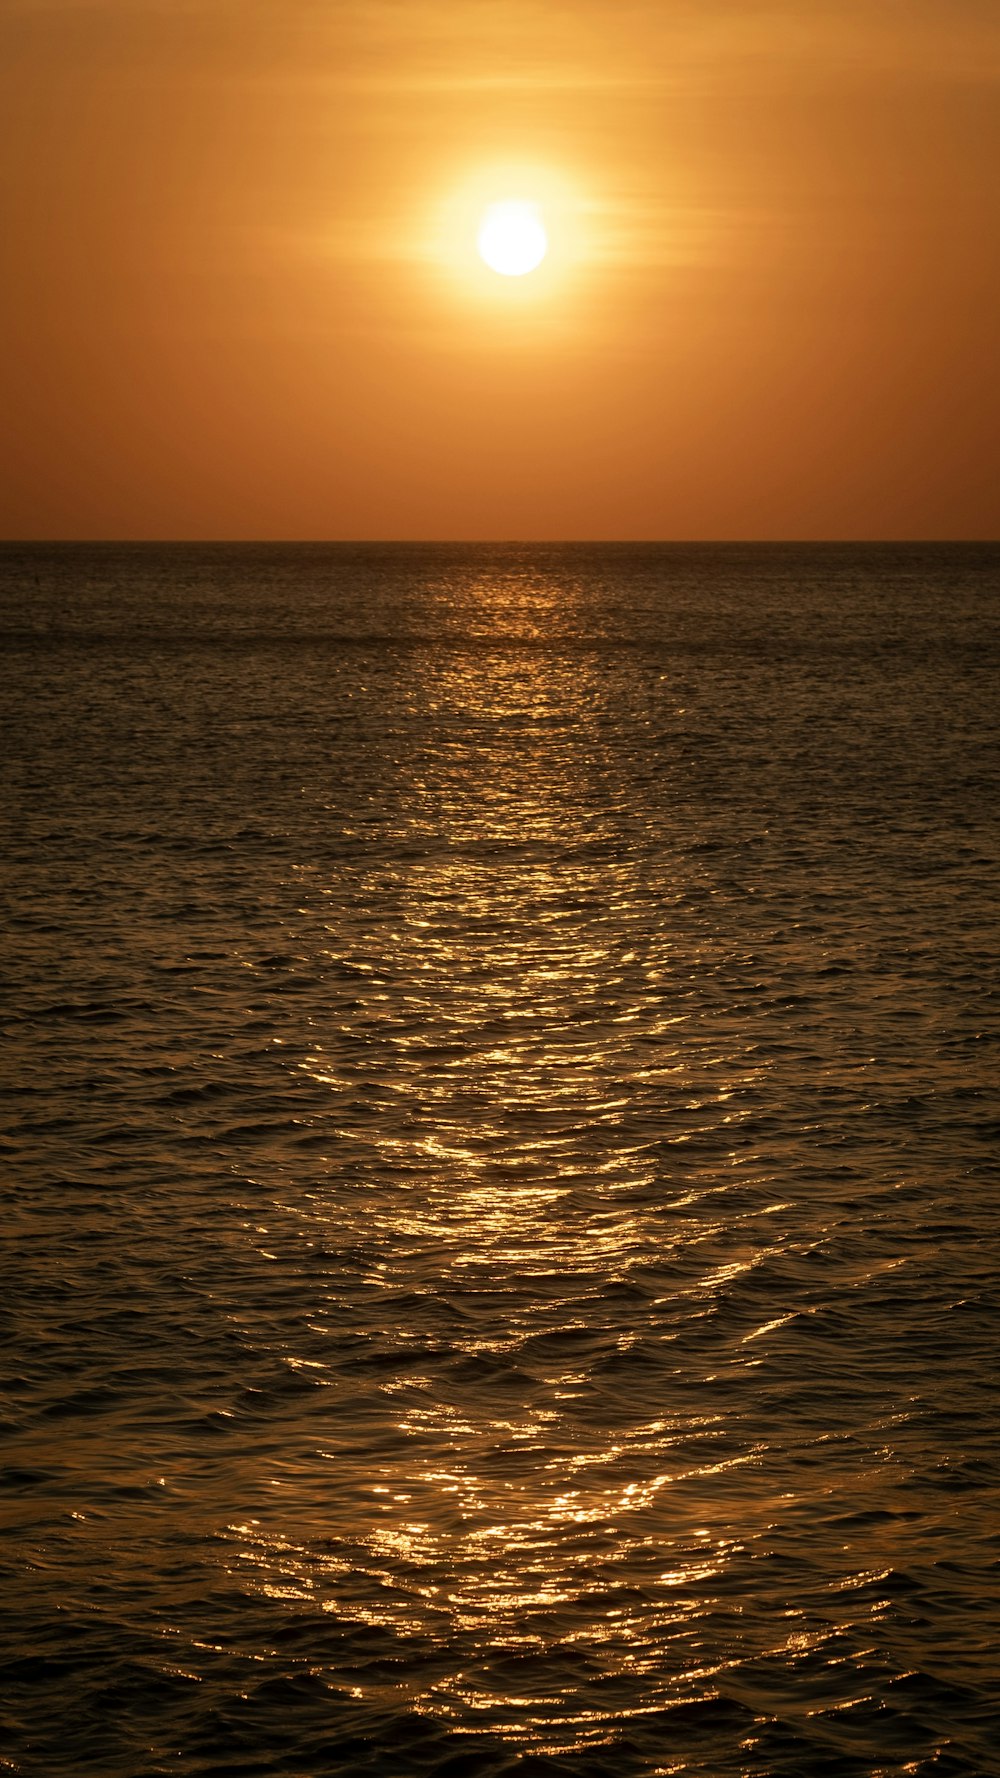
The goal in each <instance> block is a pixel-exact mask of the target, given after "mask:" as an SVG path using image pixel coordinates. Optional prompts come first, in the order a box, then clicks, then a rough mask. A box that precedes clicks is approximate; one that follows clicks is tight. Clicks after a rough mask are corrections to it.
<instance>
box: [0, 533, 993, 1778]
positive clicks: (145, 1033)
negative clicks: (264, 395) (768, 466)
mask: <svg viewBox="0 0 1000 1778" xmlns="http://www.w3.org/2000/svg"><path fill="white" fill-rule="evenodd" d="M998 587H1000V550H998V549H995V548H989V547H985V546H971V545H970V546H964V547H943V546H942V547H931V546H921V547H888V546H885V547H880V548H848V547H833V546H827V547H812V548H806V547H791V546H787V547H781V548H767V547H757V548H741V547H730V548H709V547H693V546H692V547H685V548H679V547H675V548H667V547H625V546H619V547H611V546H609V547H590V546H588V547H583V546H579V547H565V548H555V547H544V546H532V547H516V546H505V547H495V548H493V547H485V546H479V547H472V546H465V547H459V546H455V547H444V546H442V547H420V548H407V547H392V548H386V547H383V548H375V547H372V548H355V547H346V546H339V547H323V546H311V547H241V548H224V547H210V546H205V547H198V548H195V547H173V548H158V547H98V546H93V547H82V546H81V547H61V548H60V547H44V546H40V545H38V546H32V547H24V548H17V547H13V546H8V547H7V548H5V549H4V550H3V551H2V552H0V632H2V633H0V649H2V663H0V673H2V680H3V698H4V708H5V712H6V719H7V738H6V742H5V755H4V761H3V763H4V780H5V789H4V793H3V813H4V832H3V845H2V851H0V873H2V886H3V895H4V901H5V906H6V915H5V933H6V938H7V948H6V963H5V968H4V985H3V990H2V992H3V1001H2V1012H0V1022H2V1027H3V1035H4V1053H5V1058H6V1060H5V1073H4V1083H5V1089H6V1090H5V1098H4V1104H5V1120H4V1126H3V1127H4V1132H5V1134H4V1139H3V1142H4V1151H3V1160H4V1178H5V1209H4V1220H3V1234H4V1241H5V1249H6V1262H5V1272H4V1279H5V1282H4V1294H3V1311H4V1318H5V1325H6V1330H7V1340H6V1344H5V1369H6V1388H5V1395H4V1403H5V1405H4V1410H3V1415H4V1432H5V1465H6V1467H5V1470H4V1473H3V1488H2V1494H0V1503H2V1509H3V1523H4V1526H5V1533H4V1540H3V1547H2V1575H0V1581H2V1598H3V1610H4V1620H3V1633H2V1638H0V1654H2V1667H3V1671H2V1676H0V1697H2V1701H3V1708H2V1728H0V1771H3V1772H8V1773H15V1774H19V1775H23V1778H64V1775H66V1778H75V1775H76V1774H87V1775H88V1778H90V1775H92V1778H160V1775H166V1774H174V1775H176V1778H223V1775H226V1778H249V1775H260V1778H278V1775H281V1778H320V1775H321V1774H354V1773H358V1774H377V1775H379V1778H409V1775H411V1774H412V1775H413V1778H420V1775H422V1774H434V1775H438V1774H440V1775H441V1778H480V1775H482V1778H501V1775H508V1774H510V1775H511V1778H514V1775H518V1774H520V1775H522V1778H534V1775H538V1778H542V1775H551V1778H557V1775H563V1778H599V1775H603V1774H609V1775H610V1774H614V1775H615V1778H640V1775H641V1778H653V1775H654V1774H657V1775H659V1778H667V1775H681V1774H683V1775H685V1778H686V1775H688V1774H690V1775H692V1778H694V1775H696V1774H697V1775H699V1778H737V1775H739V1778H751V1775H752V1778H772V1775H773V1778H778V1775H779V1774H780V1775H787V1778H904V1774H905V1775H907V1778H909V1775H913V1778H988V1775H991V1774H998V1773H1000V1679H998V1669H1000V1652H998V1651H1000V1517H998V1504H1000V1441H998V1431H997V1428H998V1425H1000V1402H998V1388H997V1382H998V1376H1000V1313H998V1289H997V1285H998V1274H1000V1254H998V1239H997V1237H998V1224H1000V1205H998V1194H997V1182H998V1173H1000V1168H998V1158H997V1157H998V1149H997V1142H996V1138H997V1133H998V1121H997V1120H998V1091H997V1085H998V1081H1000V1062H998V1053H997V1048H998V1046H997V1032H998V1020H997V980H998V977H997V944H996V938H997V926H996V918H995V914H996V885H997V807H998V777H1000V773H998V748H997V710H998V701H997V674H996V669H997V664H998V653H1000V650H998V629H997V616H998V610H997V594H998Z"/></svg>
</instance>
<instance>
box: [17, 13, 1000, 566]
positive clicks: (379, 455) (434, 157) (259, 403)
mask: <svg viewBox="0 0 1000 1778" xmlns="http://www.w3.org/2000/svg"><path fill="white" fill-rule="evenodd" d="M0 135H2V137H3V154H2V161H0V231H2V232H0V250H2V254H3V276H2V286H0V307H2V310H3V357H2V372H0V401H2V408H3V414H4V425H3V427H2V429H0V437H2V445H0V452H2V456H3V462H2V464H0V533H2V534H3V535H5V536H7V537H19V538H27V537H79V538H84V537H116V538H118V537H121V538H124V537H157V538H158V537H163V538H166V537H190V538H203V537H204V538H208V537H219V538H239V537H274V538H295V537H309V538H476V537H490V538H573V537H582V538H585V537H599V538H629V537H636V538H701V537H704V538H726V537H733V538H751V537H754V538H756V537H760V538H768V537H996V536H998V535H1000V377H998V374H997V373H998V361H1000V347H998V316H1000V275H998V274H1000V3H998V0H771V3H770V4H766V5H765V4H757V3H756V0H659V3H653V0H646V3H636V4H629V3H628V0H617V3H616V4H612V3H610V0H579V3H575V4H574V3H567V4H559V3H557V0H544V3H543V0H0ZM514 179H516V180H517V181H518V182H519V184H520V186H521V187H523V188H524V195H527V196H529V197H532V196H535V195H537V199H538V201H539V202H541V203H542V204H543V207H545V206H546V205H547V206H548V212H549V222H550V231H551V234H552V250H551V252H550V255H549V258H548V259H547V261H546V262H545V265H544V266H543V268H542V269H541V271H540V272H539V273H537V274H531V276H530V277H529V278H525V279H517V280H513V279H500V278H497V277H496V276H495V275H494V274H490V273H487V272H486V271H485V270H484V269H483V268H481V267H480V268H479V269H478V270H477V269H476V266H475V264H474V263H473V259H472V246H471V238H472V237H471V233H470V230H474V217H475V214H476V213H477V206H478V205H479V204H480V202H481V201H486V200H487V199H488V198H489V197H490V196H491V195H494V188H496V189H497V192H498V194H499V195H503V193H502V192H500V190H499V188H500V186H502V185H503V184H504V181H505V180H506V182H507V183H508V184H509V183H510V182H511V181H512V180H514ZM470 217H472V218H473V221H472V223H470V221H469V218H470Z"/></svg>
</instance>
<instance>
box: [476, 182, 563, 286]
mask: <svg viewBox="0 0 1000 1778" xmlns="http://www.w3.org/2000/svg"><path fill="white" fill-rule="evenodd" d="M476 245H477V246H478V248H479V256H480V258H481V259H484V260H485V261H486V264H487V265H488V266H489V267H490V268H491V270H493V271H494V272H500V273H502V275H503V276H504V277H505V278H523V277H524V275H525V273H526V272H533V271H534V270H535V268H536V266H540V265H541V263H542V260H543V259H544V258H545V255H546V253H547V252H548V250H549V238H548V235H547V234H546V231H545V224H544V222H543V221H542V218H541V214H540V211H539V208H538V205H537V204H529V203H525V202H524V201H523V200H522V199H520V198H507V199H505V200H504V201H503V202H502V203H498V204H490V206H489V208H488V209H487V210H485V211H484V212H483V215H482V218H481V220H480V223H479V233H478V235H477V236H476Z"/></svg>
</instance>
